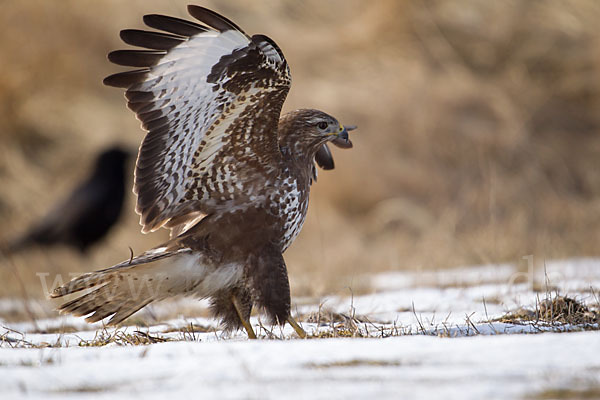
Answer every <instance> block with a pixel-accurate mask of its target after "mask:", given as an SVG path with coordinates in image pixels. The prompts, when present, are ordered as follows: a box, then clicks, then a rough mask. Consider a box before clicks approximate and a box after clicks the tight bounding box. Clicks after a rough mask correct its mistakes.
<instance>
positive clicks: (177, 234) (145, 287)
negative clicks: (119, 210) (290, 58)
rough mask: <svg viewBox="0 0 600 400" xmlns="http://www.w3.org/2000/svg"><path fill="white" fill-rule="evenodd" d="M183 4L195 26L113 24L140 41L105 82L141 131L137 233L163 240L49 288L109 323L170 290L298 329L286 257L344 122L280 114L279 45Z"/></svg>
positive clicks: (227, 317)
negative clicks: (120, 93)
mask: <svg viewBox="0 0 600 400" xmlns="http://www.w3.org/2000/svg"><path fill="white" fill-rule="evenodd" d="M188 11H189V13H190V14H191V15H192V16H193V17H194V18H196V19H197V20H198V21H200V22H201V23H197V22H191V21H186V20H182V19H178V18H173V17H167V16H163V15H146V16H144V22H145V24H146V25H148V26H149V27H151V28H155V29H157V30H161V31H162V32H156V31H144V30H133V29H127V30H124V31H121V38H122V39H123V41H124V42H126V43H128V44H131V45H134V46H139V47H143V48H146V49H147V50H118V51H114V52H111V53H110V54H109V55H108V58H109V60H111V61H112V62H114V63H116V64H119V65H125V66H133V67H138V69H134V70H131V71H126V72H120V73H117V74H114V75H111V76H109V77H107V78H105V80H104V83H105V84H107V85H110V86H116V87H122V88H125V89H126V92H125V97H126V99H127V105H128V107H129V108H130V109H131V110H133V111H134V112H135V113H136V115H137V117H138V119H139V120H140V121H141V122H142V128H143V129H144V130H145V131H146V132H147V133H146V136H145V137H144V140H143V142H142V144H141V146H140V149H139V154H138V158H137V163H136V169H135V181H134V189H133V190H134V193H136V194H137V206H136V211H137V212H138V213H139V214H140V216H141V217H140V223H141V225H142V231H143V232H152V231H155V230H157V229H159V228H161V227H165V228H168V229H170V230H171V239H170V240H169V241H167V242H166V243H164V244H162V245H160V246H158V247H156V248H153V249H151V250H148V251H146V252H144V253H142V254H140V255H138V256H137V257H132V258H131V259H130V260H127V261H124V262H122V263H120V264H117V265H115V266H113V267H111V268H107V269H104V270H100V271H96V272H92V273H87V274H84V275H82V276H80V277H79V278H76V279H74V280H72V281H71V282H69V283H67V284H66V285H64V286H62V287H59V288H57V289H55V290H54V291H53V292H52V293H51V297H61V296H64V295H67V294H71V293H76V292H80V291H84V290H85V291H87V292H83V293H84V294H83V295H81V296H80V297H78V298H76V299H74V300H72V301H70V302H67V303H65V304H63V305H62V306H61V307H60V310H61V311H63V312H68V313H72V314H74V315H77V316H85V315H87V318H86V320H87V321H90V322H95V321H100V320H102V319H104V318H107V317H109V316H112V317H111V319H110V320H109V321H108V323H109V324H117V323H119V322H121V321H123V320H124V319H125V318H127V317H129V316H130V315H131V314H133V313H134V312H136V311H138V310H139V309H141V308H142V307H144V306H146V305H147V304H149V303H151V302H153V301H156V300H161V299H164V298H166V297H170V296H175V295H189V296H196V297H199V298H209V299H210V301H211V309H212V311H213V313H214V314H215V316H216V317H219V318H220V319H221V320H222V323H223V324H224V326H225V328H226V329H230V330H231V329H240V328H241V327H244V328H245V329H246V332H247V333H248V337H249V338H255V337H256V336H255V334H254V331H253V329H252V326H251V325H250V323H249V317H250V312H251V309H252V307H257V308H258V309H261V310H262V311H264V312H265V313H266V314H267V315H268V316H269V317H270V319H271V321H272V322H273V323H278V324H285V323H286V321H287V322H289V323H290V325H292V326H293V327H294V329H295V330H296V332H297V333H298V335H299V336H301V337H305V336H306V334H305V332H304V331H303V330H302V328H301V327H300V326H299V325H298V324H297V323H296V322H295V320H294V319H293V318H292V317H291V315H290V288H289V282H288V276H287V269H286V265H285V261H284V259H283V256H282V254H283V252H284V251H285V250H286V249H287V248H288V247H289V246H290V244H291V243H292V242H293V241H294V239H295V238H296V236H298V233H299V232H300V229H301V228H302V224H303V223H304V219H305V217H306V211H307V208H308V196H309V191H310V185H311V184H312V182H313V181H314V180H315V179H316V167H315V162H317V163H318V164H319V165H320V166H322V167H324V168H325V169H331V168H333V159H332V158H331V153H330V151H329V149H328V148H327V147H326V143H327V142H332V143H333V144H334V145H337V146H339V147H342V148H348V147H352V144H351V142H350V141H349V140H348V130H350V129H351V128H349V127H346V128H344V126H342V125H341V124H340V123H339V122H338V121H337V120H336V119H335V118H333V117H332V116H330V115H328V114H326V113H324V112H322V111H318V110H312V109H302V110H296V111H292V112H290V113H287V114H285V115H283V116H281V115H280V114H281V108H282V105H283V102H284V100H285V98H286V95H287V93H288V91H289V89H290V84H291V77H290V70H289V67H288V64H287V62H286V60H285V58H284V56H283V53H282V52H281V50H280V49H279V47H278V46H277V45H276V44H275V42H274V41H273V40H271V39H270V38H268V37H267V36H264V35H254V36H248V35H247V34H246V33H244V31H243V30H242V29H241V28H240V27H238V26H237V25H236V24H234V23H233V22H231V21H230V20H228V19H227V18H225V17H223V16H221V15H219V14H217V13H215V12H214V11H211V10H208V9H206V8H203V7H199V6H193V5H191V6H188ZM352 128H354V127H352Z"/></svg>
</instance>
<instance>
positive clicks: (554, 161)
mask: <svg viewBox="0 0 600 400" xmlns="http://www.w3.org/2000/svg"><path fill="white" fill-rule="evenodd" d="M186 3H188V1H187V0H186V1H183V0H181V1H180V0H177V1H175V0H174V1H170V2H167V3H165V2H164V1H158V0H144V1H142V0H135V1H129V2H127V4H126V5H125V4H123V2H117V1H114V0H100V1H97V2H95V3H94V4H93V5H92V6H90V4H87V3H85V2H80V1H75V0H65V1H64V2H63V3H62V4H61V7H56V6H55V5H54V4H52V3H50V2H42V1H38V0H25V1H19V2H9V3H7V4H4V5H3V13H2V15H0V23H1V24H2V26H3V33H4V34H3V35H2V38H1V39H0V48H1V49H2V51H3V54H10V57H7V58H6V60H4V62H3V63H2V64H0V118H1V119H2V121H3V129H2V130H1V131H0V190H1V192H0V224H1V225H2V226H3V227H4V229H3V230H2V231H0V242H2V241H3V240H7V239H8V238H10V237H13V236H14V235H15V234H18V233H20V232H22V231H23V230H24V229H25V227H26V226H27V225H29V224H30V223H32V222H33V221H35V220H36V219H37V218H38V217H40V216H41V215H43V214H44V213H45V212H46V210H48V209H49V207H50V206H51V204H52V203H54V202H55V201H56V200H58V199H60V198H61V197H62V196H63V195H64V193H65V191H67V190H68V189H69V188H71V187H72V186H73V183H74V182H75V181H76V180H77V179H78V178H80V177H81V176H82V175H84V174H85V172H86V169H87V168H89V167H90V165H89V162H90V156H91V154H92V153H94V152H96V151H97V150H98V149H99V148H101V147H103V146H105V145H108V144H110V143H113V142H121V143H124V144H126V145H128V146H131V147H135V146H137V145H138V144H139V142H140V140H141V131H140V130H139V127H138V123H137V121H135V119H134V117H133V115H131V113H130V112H128V111H126V110H125V107H124V102H123V98H122V93H120V91H118V90H114V89H109V88H105V87H103V86H102V85H101V83H100V82H101V79H102V77H104V76H106V75H107V74H109V73H111V72H114V71H115V68H114V67H113V66H111V65H110V64H109V63H108V62H107V61H106V53H107V52H108V51H109V50H111V49H115V48H119V47H121V44H120V43H119V40H118V35H117V32H118V31H119V29H122V28H125V27H141V18H140V17H141V15H142V14H144V13H150V12H161V13H168V14H171V15H177V16H180V17H183V16H185V4H186ZM259 3H260V4H259V5H258V6H257V3H256V1H249V0H242V1H233V0H225V1H219V2H217V1H206V2H203V4H204V5H206V6H209V7H212V8H215V9H216V10H218V11H221V12H224V13H226V14H227V15H228V16H229V17H231V18H232V19H234V20H235V21H236V22H238V23H239V24H240V25H241V26H243V27H245V28H246V30H247V31H248V32H263V33H266V34H268V35H270V36H271V37H273V38H274V39H275V40H276V41H277V42H278V43H279V44H280V46H281V47H282V49H283V50H284V52H285V54H286V56H287V58H288V60H289V62H290V65H291V67H292V72H293V75H294V86H293V88H292V91H291V93H290V95H289V98H288V102H287V104H286V109H288V110H289V109H293V108H298V107H306V106H312V107H315V108H321V109H323V110H325V111H328V112H330V113H332V114H334V115H336V116H338V117H339V118H340V119H341V120H342V121H343V122H346V123H355V124H357V125H358V126H359V127H360V129H359V130H358V131H356V133H353V135H354V139H353V140H354V142H355V148H354V149H353V150H351V151H335V158H336V165H337V169H336V170H335V171H333V172H326V171H322V173H321V175H320V177H319V182H318V184H317V185H316V186H315V187H314V188H313V194H312V200H311V202H312V204H311V207H310V212H309V218H308V221H307V223H306V225H305V228H304V231H303V233H302V235H301V236H300V238H299V239H298V241H297V243H296V244H295V245H294V246H293V247H292V248H291V249H290V250H289V251H288V253H287V254H286V259H287V262H288V265H289V269H290V274H291V281H292V282H291V284H292V288H293V292H294V293H293V294H294V295H320V294H323V293H340V292H343V291H346V290H347V289H346V288H348V287H359V286H361V285H362V283H361V282H356V281H355V280H354V279H353V277H354V276H356V275H358V274H359V273H361V274H362V273H365V272H372V271H381V270H387V269H398V268H411V267H425V268H427V267H437V268H439V267H445V266H455V265H459V264H478V263H488V262H501V261H516V260H520V259H521V256H523V255H526V254H534V255H535V256H537V257H538V258H540V259H542V258H546V259H548V258H553V257H569V256H582V255H587V256H597V255H600V251H599V250H598V246H597V240H596V238H597V232H598V226H600V207H599V203H598V198H600V197H599V196H600V169H599V168H597V158H598V154H599V151H600V135H599V134H598V133H599V132H598V130H599V126H600V114H599V113H598V112H597V110H598V106H599V105H600V104H599V103H600V86H599V84H598V82H599V80H598V71H599V70H600V57H599V56H598V54H600V30H599V29H598V23H597V21H598V20H599V19H600V4H599V3H598V2H597V1H595V0H567V1H563V0H550V1H545V2H529V1H525V0H510V1H503V2H490V1H486V0H462V1H457V2H441V1H432V0H421V1H411V2H409V1H397V0H381V1H378V2H364V1H360V0H350V1H345V0H334V1H330V2H322V1H317V0H306V1H303V2H296V1H292V0H287V1H281V2H273V1H270V0H264V1H263V2H259ZM133 203H134V199H133V198H130V199H129V200H128V205H127V209H126V210H128V211H127V212H125V214H124V215H123V219H122V221H121V223H120V225H119V226H117V227H116V228H115V229H114V231H113V232H112V233H111V235H110V236H109V237H108V238H107V239H106V240H105V241H104V242H103V243H101V244H99V245H98V246H97V247H96V248H95V249H93V250H92V251H91V253H90V254H88V255H86V256H84V257H82V256H79V255H77V254H74V253H72V252H71V251H70V250H68V249H56V250H52V251H48V252H46V251H42V250H39V251H38V250H33V251H31V252H29V253H28V254H22V255H18V256H16V257H14V258H13V259H12V264H13V265H14V266H15V268H11V267H9V265H8V264H9V263H8V261H6V260H0V281H1V282H4V283H3V284H2V286H1V287H0V297H3V296H23V297H27V296H29V297H35V298H40V297H42V296H43V295H44V293H43V291H42V289H41V285H40V279H39V277H38V276H36V273H38V272H42V273H49V274H50V275H49V276H50V277H54V276H55V275H56V274H63V276H65V274H68V273H71V272H81V271H88V270H92V269H96V268H99V267H104V266H107V265H111V264H113V263H116V262H118V261H121V260H122V259H126V258H127V257H129V250H128V246H131V247H132V248H133V249H134V250H135V251H136V252H139V251H142V250H144V249H146V248H148V247H150V246H152V245H156V244H158V243H159V242H161V241H162V240H164V239H165V238H166V232H162V233H158V234H153V235H149V236H144V235H141V234H140V233H139V226H138V224H137V220H138V218H137V216H136V215H135V214H134V212H133ZM15 270H16V271H17V274H18V276H19V278H17V277H16V276H15V272H14V271H15ZM19 281H21V282H23V283H24V289H22V288H21V287H20V285H19V283H18V282H19ZM51 281H52V279H50V282H51Z"/></svg>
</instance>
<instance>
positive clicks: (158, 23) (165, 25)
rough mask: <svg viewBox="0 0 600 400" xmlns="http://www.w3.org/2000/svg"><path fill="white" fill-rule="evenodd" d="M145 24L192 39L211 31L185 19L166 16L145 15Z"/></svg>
mask: <svg viewBox="0 0 600 400" xmlns="http://www.w3.org/2000/svg"><path fill="white" fill-rule="evenodd" d="M144 23H145V24H146V25H148V26H149V27H150V28H154V29H160V30H163V31H166V32H169V33H174V34H176V35H180V36H187V37H191V36H194V35H197V34H199V33H202V32H206V31H208V30H209V28H207V27H206V26H203V25H200V24H197V23H195V22H191V21H186V20H184V19H180V18H175V17H168V16H166V15H158V14H148V15H144Z"/></svg>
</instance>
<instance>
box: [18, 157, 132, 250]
mask: <svg viewBox="0 0 600 400" xmlns="http://www.w3.org/2000/svg"><path fill="white" fill-rule="evenodd" d="M129 157H130V153H129V152H128V151H126V150H124V149H122V148H120V147H118V146H114V147H110V148H108V149H105V150H104V151H102V152H101V153H100V154H99V155H98V156H97V159H96V163H95V166H94V170H93V171H92V174H91V175H90V176H89V177H88V178H86V180H85V181H83V182H81V183H80V184H79V185H78V186H77V187H76V188H75V189H74V190H73V192H72V193H71V194H70V195H69V196H68V197H67V198H66V199H65V200H64V201H63V202H62V203H59V204H58V205H56V206H55V207H54V209H53V210H52V211H50V212H49V213H48V214H47V215H46V216H45V217H44V218H42V219H41V221H39V222H38V223H37V224H36V225H35V226H33V227H31V228H30V229H29V231H28V232H27V233H25V234H24V235H23V236H21V237H20V238H18V239H16V240H15V241H13V242H12V243H10V244H9V245H8V252H9V253H12V252H18V251H21V250H24V249H26V248H28V247H29V246H32V245H38V246H54V245H57V244H63V245H68V246H71V247H74V248H76V249H78V250H79V251H81V252H82V253H85V252H86V251H87V250H88V249H89V247H90V246H92V245H93V244H94V243H96V242H97V241H99V240H100V239H102V238H103V237H104V236H105V235H106V234H107V233H108V231H109V230H110V228H111V227H112V226H113V225H114V224H115V223H116V222H117V221H118V220H119V216H120V215H121V210H122V209H123V203H124V202H125V181H126V173H125V167H126V165H127V160H128V158H129Z"/></svg>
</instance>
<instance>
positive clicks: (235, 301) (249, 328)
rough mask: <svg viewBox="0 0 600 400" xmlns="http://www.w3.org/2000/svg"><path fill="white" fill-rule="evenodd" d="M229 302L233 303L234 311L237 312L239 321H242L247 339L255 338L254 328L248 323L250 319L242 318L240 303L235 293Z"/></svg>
mask: <svg viewBox="0 0 600 400" xmlns="http://www.w3.org/2000/svg"><path fill="white" fill-rule="evenodd" d="M231 302H232V303H233V307H235V311H236V312H237V315H238V317H239V318H240V321H241V322H242V325H243V326H244V329H246V333H247V334H248V339H256V334H255V333H254V329H252V325H250V321H247V320H246V319H244V316H243V315H242V307H241V305H240V301H239V300H238V298H237V297H235V295H234V296H231Z"/></svg>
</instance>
